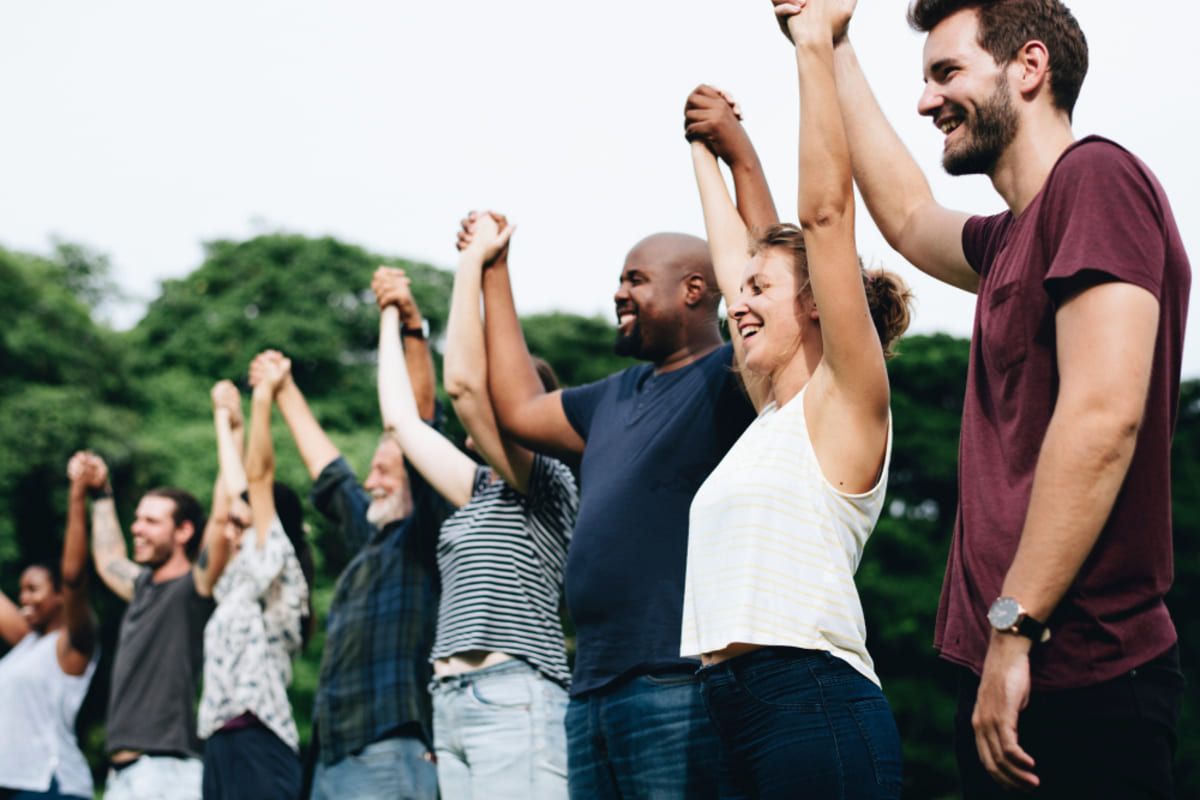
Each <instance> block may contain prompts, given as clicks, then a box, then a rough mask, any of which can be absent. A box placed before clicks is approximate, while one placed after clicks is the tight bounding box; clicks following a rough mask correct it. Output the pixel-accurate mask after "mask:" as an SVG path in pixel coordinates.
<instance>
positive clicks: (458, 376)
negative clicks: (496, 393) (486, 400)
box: [442, 367, 487, 402]
mask: <svg viewBox="0 0 1200 800" xmlns="http://www.w3.org/2000/svg"><path fill="white" fill-rule="evenodd" d="M442 386H443V387H444V388H445V389H446V394H448V395H449V396H450V399H451V400H453V401H454V402H458V401H459V400H463V399H465V398H468V397H471V396H476V397H478V396H479V395H480V394H481V393H483V392H486V391H487V385H486V383H485V382H484V381H482V380H480V379H479V378H478V376H472V375H469V374H467V373H465V372H462V371H460V370H457V369H452V368H450V367H447V368H446V375H445V377H444V378H443V379H442Z"/></svg>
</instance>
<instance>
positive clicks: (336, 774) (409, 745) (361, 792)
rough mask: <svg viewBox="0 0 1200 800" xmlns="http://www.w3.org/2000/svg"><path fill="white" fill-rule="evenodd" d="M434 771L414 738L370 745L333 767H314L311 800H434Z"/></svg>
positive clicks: (435, 774)
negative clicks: (315, 769)
mask: <svg viewBox="0 0 1200 800" xmlns="http://www.w3.org/2000/svg"><path fill="white" fill-rule="evenodd" d="M437 796H438V786H437V768H436V767H435V766H434V765H433V761H432V760H431V759H430V758H429V748H427V747H426V746H425V743H424V742H423V741H421V739H419V738H418V737H415V736H393V737H391V738H388V739H380V740H379V741H378V742H371V743H370V744H369V745H367V746H366V747H364V748H363V749H362V750H360V751H358V752H357V753H355V754H353V755H349V756H346V757H345V758H343V759H342V760H341V761H338V762H337V763H335V764H329V765H326V764H320V763H318V764H317V771H316V774H314V775H313V788H312V795H311V800H437ZM448 797H449V796H447V800H448Z"/></svg>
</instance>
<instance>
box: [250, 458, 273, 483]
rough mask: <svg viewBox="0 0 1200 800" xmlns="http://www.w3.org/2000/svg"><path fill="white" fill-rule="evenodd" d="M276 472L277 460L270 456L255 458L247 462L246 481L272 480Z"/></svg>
mask: <svg viewBox="0 0 1200 800" xmlns="http://www.w3.org/2000/svg"><path fill="white" fill-rule="evenodd" d="M274 473H275V460H274V459H270V458H264V459H254V460H251V461H250V462H249V463H247V464H246V483H264V482H266V481H270V480H271V478H272V476H273V475H274Z"/></svg>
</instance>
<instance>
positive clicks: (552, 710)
mask: <svg viewBox="0 0 1200 800" xmlns="http://www.w3.org/2000/svg"><path fill="white" fill-rule="evenodd" d="M538 688H539V690H540V691H541V692H542V702H543V707H542V714H541V715H540V717H541V718H540V719H539V720H538V721H537V725H538V730H536V731H534V736H535V737H536V739H537V745H538V749H539V750H540V751H541V753H542V763H543V764H544V766H545V767H546V769H547V770H549V771H550V772H551V773H553V774H556V775H561V776H562V777H563V778H565V777H566V775H567V727H566V715H567V692H566V690H565V689H563V688H562V687H561V686H559V685H558V684H556V683H553V682H551V681H540V682H539V686H538Z"/></svg>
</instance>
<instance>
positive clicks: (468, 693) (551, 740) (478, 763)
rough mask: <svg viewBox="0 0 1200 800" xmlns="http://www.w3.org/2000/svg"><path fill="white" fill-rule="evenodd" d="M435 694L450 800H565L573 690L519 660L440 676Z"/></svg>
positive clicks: (442, 778)
mask: <svg viewBox="0 0 1200 800" xmlns="http://www.w3.org/2000/svg"><path fill="white" fill-rule="evenodd" d="M429 691H430V694H432V695H433V746H434V750H435V751H436V752H437V772H438V783H439V785H440V786H441V790H442V797H443V798H446V799H447V800H472V798H474V800H490V799H491V798H496V800H501V798H509V799H510V800H565V798H566V796H567V741H566V732H565V730H564V729H563V715H564V714H565V713H566V710H567V692H566V690H565V689H563V688H562V687H561V686H559V685H558V684H557V683H555V682H554V681H552V680H549V679H547V678H545V677H543V676H542V675H541V673H539V672H538V671H537V670H535V669H534V668H533V667H531V666H529V664H527V663H525V662H524V661H520V660H516V659H514V660H512V661H505V662H503V663H500V664H496V665H494V666H490V667H484V668H483V669H478V670H474V671H472V672H467V673H464V674H461V675H453V676H446V677H442V678H434V680H433V682H432V683H431V684H430V685H429Z"/></svg>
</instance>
